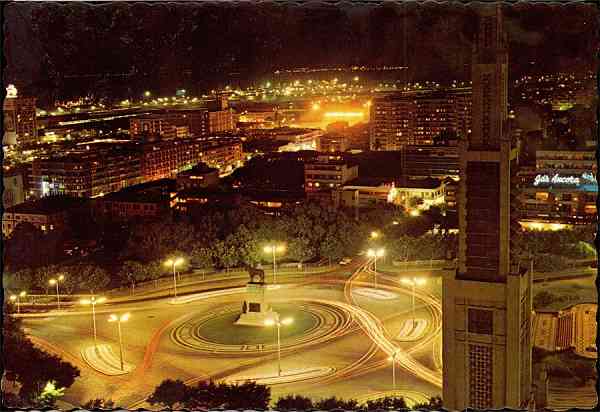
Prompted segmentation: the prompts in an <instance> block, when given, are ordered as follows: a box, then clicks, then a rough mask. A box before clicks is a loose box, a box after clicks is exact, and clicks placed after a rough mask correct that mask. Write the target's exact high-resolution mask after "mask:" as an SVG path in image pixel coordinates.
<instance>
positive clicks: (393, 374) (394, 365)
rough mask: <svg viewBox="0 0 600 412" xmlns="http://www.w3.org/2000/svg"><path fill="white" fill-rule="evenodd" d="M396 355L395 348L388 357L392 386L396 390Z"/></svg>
mask: <svg viewBox="0 0 600 412" xmlns="http://www.w3.org/2000/svg"><path fill="white" fill-rule="evenodd" d="M396 356H398V350H397V349H396V350H395V351H394V353H392V356H390V357H389V358H388V360H389V361H390V362H392V388H393V390H396Z"/></svg>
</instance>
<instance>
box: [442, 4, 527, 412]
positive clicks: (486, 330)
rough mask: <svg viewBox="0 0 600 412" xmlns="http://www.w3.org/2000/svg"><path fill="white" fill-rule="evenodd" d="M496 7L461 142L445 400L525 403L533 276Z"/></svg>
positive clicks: (447, 289) (447, 305)
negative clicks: (521, 220)
mask: <svg viewBox="0 0 600 412" xmlns="http://www.w3.org/2000/svg"><path fill="white" fill-rule="evenodd" d="M500 7H501V6H500V5H499V4H497V5H493V6H490V5H487V6H482V8H481V11H480V19H479V32H478V37H477V43H476V47H475V50H474V54H473V64H472V76H473V128H472V129H473V130H472V134H471V136H470V138H468V139H463V140H461V142H460V143H459V151H460V184H459V200H458V206H459V234H460V235H459V256H458V267H457V268H456V270H455V271H454V273H449V274H447V275H446V276H445V277H444V286H443V340H444V346H443V361H444V362H443V364H444V366H443V382H444V388H443V399H444V407H445V408H448V409H450V410H462V409H465V408H466V407H473V408H478V409H489V408H502V407H509V408H515V409H516V408H521V407H523V406H524V403H526V402H527V400H528V398H529V395H530V393H531V392H530V391H531V274H530V273H529V272H528V271H527V270H524V269H521V267H520V265H519V264H518V260H517V259H515V258H514V257H512V256H511V233H512V232H513V231H514V230H516V228H517V227H518V221H517V219H516V218H517V217H518V216H517V214H516V212H517V210H515V208H516V195H517V193H515V190H514V189H513V188H512V186H513V183H514V182H515V172H516V166H517V150H516V148H514V147H513V144H512V142H511V140H512V139H511V135H510V131H509V130H507V127H506V125H507V119H508V116H507V64H508V55H507V49H506V40H505V35H504V32H503V28H502V25H503V19H502V13H501V9H500Z"/></svg>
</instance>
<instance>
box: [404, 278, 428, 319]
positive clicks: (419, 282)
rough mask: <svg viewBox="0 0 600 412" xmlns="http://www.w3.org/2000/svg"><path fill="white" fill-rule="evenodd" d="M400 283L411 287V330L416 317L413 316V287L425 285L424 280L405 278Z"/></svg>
mask: <svg viewBox="0 0 600 412" xmlns="http://www.w3.org/2000/svg"><path fill="white" fill-rule="evenodd" d="M402 283H405V284H408V285H411V286H412V294H411V295H412V321H413V328H414V327H415V324H416V316H415V286H416V285H424V284H425V283H426V280H425V279H421V278H417V277H413V278H405V279H402Z"/></svg>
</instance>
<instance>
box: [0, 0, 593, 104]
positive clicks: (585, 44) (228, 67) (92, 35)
mask: <svg viewBox="0 0 600 412" xmlns="http://www.w3.org/2000/svg"><path fill="white" fill-rule="evenodd" d="M505 18H506V25H505V27H506V30H507V32H508V35H509V38H510V64H511V73H512V74H513V77H514V76H515V75H518V74H521V73H525V72H528V71H532V70H533V71H555V70H569V69H586V68H587V69H591V68H592V65H593V63H594V54H595V52H597V50H598V39H597V36H596V32H597V30H598V11H597V8H596V7H595V6H594V5H592V4H589V3H588V4H581V3H579V2H577V3H571V4H567V5H558V4H550V3H546V4H532V3H527V2H522V3H517V4H516V5H513V6H506V7H505ZM4 21H5V25H4V30H5V44H4V50H5V58H6V64H7V66H6V69H5V72H4V76H5V81H4V83H5V84H6V83H15V84H16V85H17V87H18V88H19V90H21V91H22V92H24V93H29V94H35V95H38V96H39V97H40V98H42V99H52V98H60V97H66V96H70V95H78V94H87V93H88V92H89V91H90V90H93V91H96V92H97V93H99V94H102V93H109V94H120V95H123V96H127V95H137V93H139V92H140V91H141V90H144V89H146V88H150V89H152V90H157V91H158V90H174V88H175V87H187V88H189V89H191V90H192V91H194V92H201V91H204V90H207V89H210V88H211V87H214V86H217V85H220V84H221V85H222V84H226V83H233V84H235V83H236V82H238V81H240V80H244V79H253V78H256V77H261V76H264V75H267V76H268V73H270V72H272V71H273V70H275V69H277V68H292V67H306V66H311V67H314V66H338V65H368V66H373V65H407V66H409V68H410V69H409V75H410V77H411V79H413V80H423V79H431V80H438V81H439V80H444V79H448V78H454V77H457V78H464V77H466V76H467V74H468V73H469V71H468V67H467V66H465V65H468V63H469V62H470V57H471V43H472V38H473V35H474V33H475V30H476V27H475V24H476V19H475V14H474V10H473V9H472V7H471V6H464V5H461V4H460V3H450V4H448V3H442V4H438V3H433V2H427V3H419V4H415V3H401V2H394V3H376V4H371V5H364V4H350V3H349V2H347V3H344V2H336V3H335V5H332V4H329V5H327V4H325V3H324V2H323V1H322V2H312V3H311V2H308V3H304V4H303V5H302V6H297V5H294V4H293V3H291V2H281V3H273V2H263V3H260V4H258V3H253V4H248V3H246V4H244V3H241V4H237V5H235V4H232V3H223V2H222V3H204V4H199V3H175V2H171V3H168V2H165V3H158V2H156V3H153V4H150V3H125V2H114V3H106V4H101V3H96V4H92V3H41V2H40V3H11V4H8V5H5V8H4ZM531 61H535V62H536V63H535V65H531V64H530V62H531ZM238 73H239V74H238ZM122 75H127V76H122ZM263 78H264V77H263Z"/></svg>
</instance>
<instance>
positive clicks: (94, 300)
mask: <svg viewBox="0 0 600 412" xmlns="http://www.w3.org/2000/svg"><path fill="white" fill-rule="evenodd" d="M104 302H106V298H105V297H101V298H96V297H95V296H92V297H91V299H81V300H80V301H79V303H81V304H82V305H86V306H87V305H92V324H93V325H94V348H97V347H98V344H97V340H96V305H97V304H98V303H104Z"/></svg>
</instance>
